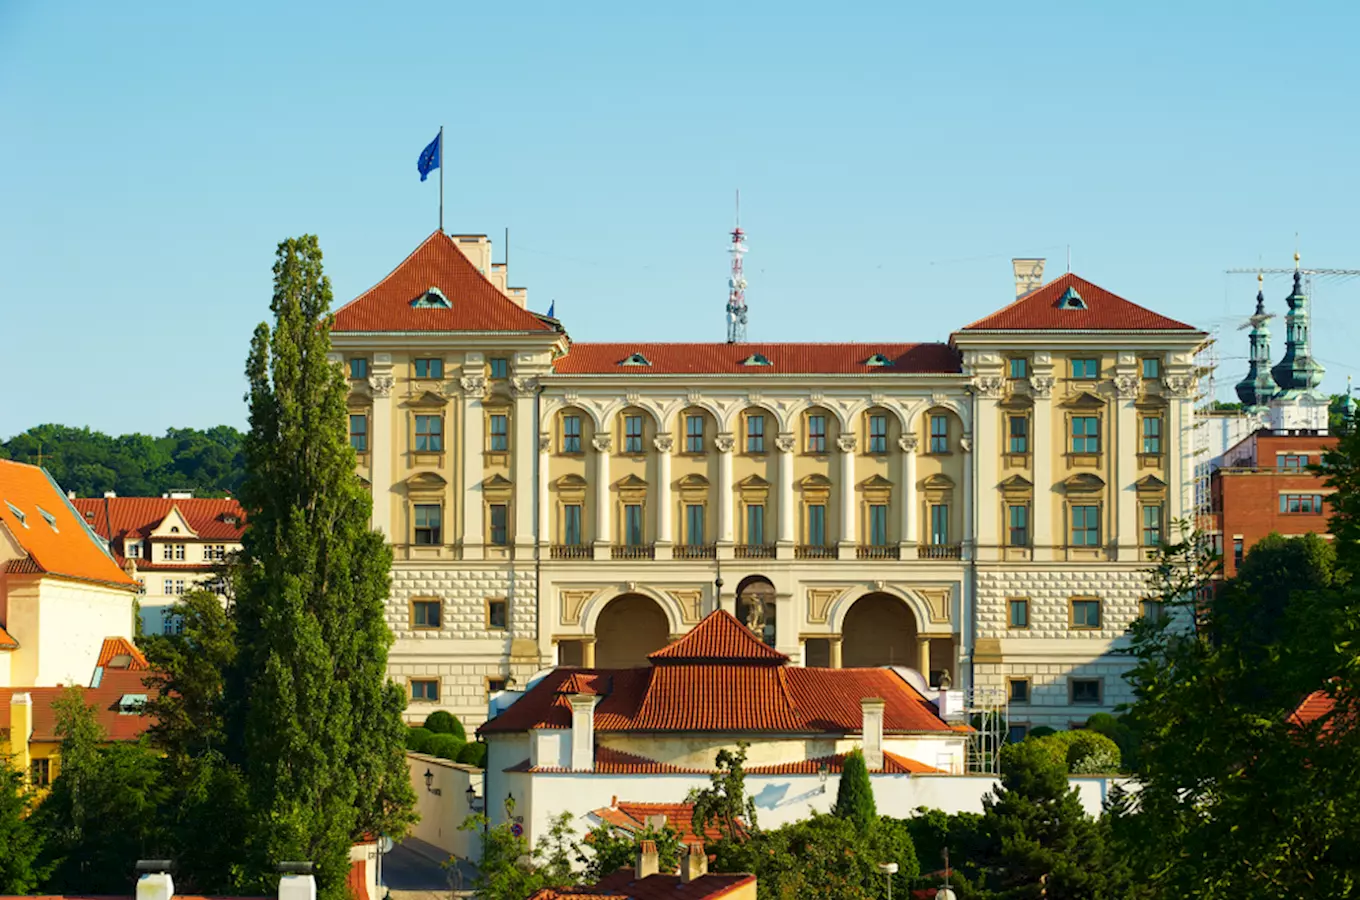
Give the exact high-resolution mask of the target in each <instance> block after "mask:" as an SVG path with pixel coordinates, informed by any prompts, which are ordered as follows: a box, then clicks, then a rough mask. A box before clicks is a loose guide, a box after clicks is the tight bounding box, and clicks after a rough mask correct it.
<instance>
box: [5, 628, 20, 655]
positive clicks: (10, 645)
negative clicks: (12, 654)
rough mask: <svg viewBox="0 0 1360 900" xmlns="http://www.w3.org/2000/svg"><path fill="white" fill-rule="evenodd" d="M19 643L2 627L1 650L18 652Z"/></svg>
mask: <svg viewBox="0 0 1360 900" xmlns="http://www.w3.org/2000/svg"><path fill="white" fill-rule="evenodd" d="M17 649H19V642H18V641H16V640H15V639H14V638H12V637H10V633H9V632H8V631H6V630H5V629H4V627H3V626H0V650H17Z"/></svg>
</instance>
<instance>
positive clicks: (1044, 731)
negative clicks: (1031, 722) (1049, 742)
mask: <svg viewBox="0 0 1360 900" xmlns="http://www.w3.org/2000/svg"><path fill="white" fill-rule="evenodd" d="M1057 733H1058V730H1057V729H1056V728H1049V727H1048V726H1047V725H1036V726H1035V727H1033V728H1031V729H1030V730H1029V734H1028V735H1026V737H1031V738H1043V737H1048V736H1049V735H1051V734H1057Z"/></svg>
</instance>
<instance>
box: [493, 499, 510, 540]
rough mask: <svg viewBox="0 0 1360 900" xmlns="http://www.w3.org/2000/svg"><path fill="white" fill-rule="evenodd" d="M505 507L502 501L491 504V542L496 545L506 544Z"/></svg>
mask: <svg viewBox="0 0 1360 900" xmlns="http://www.w3.org/2000/svg"><path fill="white" fill-rule="evenodd" d="M508 509H509V507H507V506H506V505H505V504H504V503H492V504H491V543H492V544H494V545H495V546H497V547H504V546H505V544H506V540H507V538H506V533H505V532H506V519H507V510H508Z"/></svg>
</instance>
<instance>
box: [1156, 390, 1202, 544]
mask: <svg viewBox="0 0 1360 900" xmlns="http://www.w3.org/2000/svg"><path fill="white" fill-rule="evenodd" d="M1166 386H1167V389H1168V391H1169V392H1170V394H1171V405H1170V406H1169V407H1168V409H1167V411H1166V419H1167V420H1166V434H1165V435H1163V437H1162V443H1163V445H1164V448H1165V450H1166V482H1167V484H1166V487H1167V491H1166V494H1167V497H1166V499H1167V511H1166V522H1168V523H1170V522H1174V521H1175V520H1176V519H1179V518H1181V517H1183V516H1188V515H1190V514H1191V513H1192V512H1193V511H1194V498H1193V497H1190V496H1187V490H1186V487H1187V485H1188V484H1190V481H1189V479H1188V478H1187V475H1188V474H1189V473H1188V472H1187V468H1188V466H1187V464H1186V463H1187V461H1188V460H1190V459H1191V453H1192V445H1191V444H1190V443H1189V441H1187V438H1188V437H1189V435H1190V430H1191V428H1190V427H1191V426H1193V425H1194V424H1195V419H1194V416H1195V411H1194V406H1193V400H1192V398H1193V397H1194V396H1195V377H1194V376H1193V375H1171V376H1168V377H1167V379H1166ZM1187 420H1188V421H1187ZM1168 527H1169V525H1168Z"/></svg>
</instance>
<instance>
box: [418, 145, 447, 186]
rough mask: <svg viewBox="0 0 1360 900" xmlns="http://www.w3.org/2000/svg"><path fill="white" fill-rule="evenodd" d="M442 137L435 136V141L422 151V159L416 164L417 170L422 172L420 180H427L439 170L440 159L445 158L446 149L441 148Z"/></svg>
mask: <svg viewBox="0 0 1360 900" xmlns="http://www.w3.org/2000/svg"><path fill="white" fill-rule="evenodd" d="M441 137H442V135H438V134H437V135H435V138H434V140H432V141H430V143H429V146H427V147H426V148H425V149H424V150H421V151H420V159H419V160H418V161H417V162H416V168H417V169H419V170H420V180H421V181H424V180H425V178H426V177H427V176H428V175H429V174H430V173H431V172H433V171H434V170H435V169H437V168H439V161H440V157H441V156H443V151H444V148H443V147H441V146H440V144H441V143H442V141H441Z"/></svg>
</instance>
